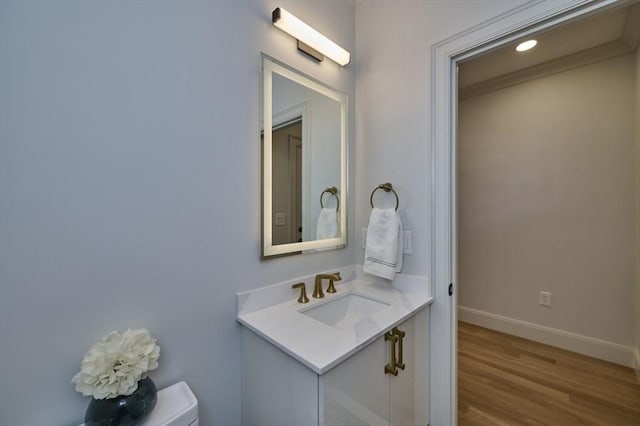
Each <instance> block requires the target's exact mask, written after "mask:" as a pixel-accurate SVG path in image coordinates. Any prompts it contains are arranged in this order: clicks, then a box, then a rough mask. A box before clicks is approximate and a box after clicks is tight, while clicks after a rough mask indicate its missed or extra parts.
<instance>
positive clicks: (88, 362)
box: [71, 328, 160, 399]
mask: <svg viewBox="0 0 640 426" xmlns="http://www.w3.org/2000/svg"><path fill="white" fill-rule="evenodd" d="M159 357H160V347H159V346H158V345H157V344H156V339H154V338H153V337H152V336H151V334H149V332H148V331H147V330H146V329H144V328H140V329H137V330H131V329H128V330H127V331H125V332H123V333H120V332H118V331H112V332H111V333H109V334H108V335H106V336H105V337H103V338H102V341H100V342H98V343H96V344H95V345H93V346H92V347H91V349H89V352H87V353H86V354H85V356H84V358H83V359H82V364H81V365H80V371H79V372H78V373H77V374H76V375H75V376H73V379H71V383H74V384H75V385H76V390H77V391H78V392H82V395H84V396H93V397H94V398H95V399H110V398H115V397H117V396H124V395H131V394H132V393H133V392H135V390H136V389H138V381H140V380H141V379H144V378H145V377H147V373H148V372H149V371H151V370H154V369H156V368H158V358H159Z"/></svg>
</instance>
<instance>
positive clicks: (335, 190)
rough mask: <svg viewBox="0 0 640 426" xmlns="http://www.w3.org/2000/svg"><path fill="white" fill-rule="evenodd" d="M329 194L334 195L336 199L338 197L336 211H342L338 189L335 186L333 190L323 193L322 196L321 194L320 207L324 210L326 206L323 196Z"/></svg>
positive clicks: (329, 189)
mask: <svg viewBox="0 0 640 426" xmlns="http://www.w3.org/2000/svg"><path fill="white" fill-rule="evenodd" d="M327 192H328V193H329V194H331V195H333V196H334V197H336V203H337V205H336V211H338V210H340V198H338V188H336V187H335V186H332V187H331V188H327V189H325V190H324V191H322V194H320V207H322V208H323V209H324V205H323V204H322V196H323V195H324V194H325V193H327Z"/></svg>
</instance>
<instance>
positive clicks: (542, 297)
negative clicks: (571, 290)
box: [538, 291, 551, 306]
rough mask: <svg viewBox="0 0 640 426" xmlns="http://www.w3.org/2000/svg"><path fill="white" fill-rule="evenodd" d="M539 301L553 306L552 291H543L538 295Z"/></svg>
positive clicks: (544, 304)
mask: <svg viewBox="0 0 640 426" xmlns="http://www.w3.org/2000/svg"><path fill="white" fill-rule="evenodd" d="M538 303H539V304H541V305H542V306H551V293H549V292H548V291H541V292H540V293H539V295H538Z"/></svg>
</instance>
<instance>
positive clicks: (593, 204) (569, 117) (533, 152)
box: [458, 55, 636, 355]
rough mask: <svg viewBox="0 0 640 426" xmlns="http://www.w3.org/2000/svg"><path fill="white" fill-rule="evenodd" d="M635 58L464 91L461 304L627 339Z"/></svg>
mask: <svg viewBox="0 0 640 426" xmlns="http://www.w3.org/2000/svg"><path fill="white" fill-rule="evenodd" d="M635 62H636V61H635V55H625V56H620V57H617V58H614V59H611V60H606V61H601V62H597V63H594V64H591V65H587V66H582V67H579V68H575V69H572V70H570V71H565V72H560V73H557V74H553V75H550V76H546V77H542V78H537V79H534V80H530V81H527V82H525V83H522V84H518V85H515V86H511V87H506V88H502V89H499V90H496V91H493V92H490V93H487V94H484V95H481V96H477V97H473V98H468V99H464V100H462V101H461V102H460V104H459V109H458V114H459V133H458V135H459V150H458V165H459V169H458V176H459V181H458V187H459V195H458V196H459V204H458V224H459V242H460V243H459V244H460V245H459V264H458V265H459V280H460V293H459V304H460V306H462V307H465V308H472V309H476V310H479V311H482V312H485V313H490V314H498V315H502V316H505V317H508V318H512V319H516V320H521V321H526V322H528V323H531V324H538V325H543V326H546V327H551V328H553V329H556V330H561V331H564V332H572V333H577V334H580V335H582V336H588V337H591V338H595V339H600V340H604V341H606V342H613V343H616V344H619V345H624V346H626V347H632V346H634V344H635V335H634V327H633V324H634V315H635V306H634V293H635V288H634V287H635V235H634V234H635V220H636V218H635V215H636V212H635V191H636V186H635V185H636V183H635V173H636V165H635V140H634V139H635V103H636V95H635V73H636V70H635ZM539 291H549V292H551V293H552V305H551V306H550V307H544V306H541V305H539V304H538V292H539ZM594 355H595V354H594Z"/></svg>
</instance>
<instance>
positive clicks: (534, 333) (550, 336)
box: [458, 306, 634, 367]
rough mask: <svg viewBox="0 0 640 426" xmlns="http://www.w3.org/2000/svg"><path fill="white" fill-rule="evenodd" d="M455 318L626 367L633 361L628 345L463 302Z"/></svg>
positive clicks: (631, 349)
mask: <svg viewBox="0 0 640 426" xmlns="http://www.w3.org/2000/svg"><path fill="white" fill-rule="evenodd" d="M458 319H459V320H460V321H464V322H468V323H471V324H475V325H479V326H481V327H485V328H489V329H491V330H496V331H501V332H503V333H507V334H511V335H514V336H518V337H522V338H525V339H529V340H533V341H535V342H540V343H544V344H546V345H550V346H555V347H557V348H561V349H566V350H569V351H572V352H576V353H579V354H582V355H587V356H590V357H593V358H598V359H601V360H604V361H609V362H613V363H615V364H619V365H624V366H625V367H633V364H634V353H633V352H634V349H633V348H632V347H630V346H625V345H620V344H618V343H613V342H608V341H606V340H601V339H596V338H593V337H589V336H585V335H582V334H577V333H572V332H570V331H565V330H560V329H557V328H553V327H547V326H544V325H539V324H535V323H532V322H527V321H522V320H519V319H515V318H510V317H505V316H503V315H498V314H493V313H491V312H485V311H481V310H478V309H473V308H467V307H465V306H458Z"/></svg>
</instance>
